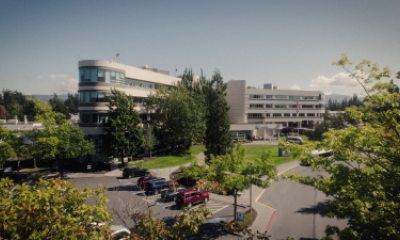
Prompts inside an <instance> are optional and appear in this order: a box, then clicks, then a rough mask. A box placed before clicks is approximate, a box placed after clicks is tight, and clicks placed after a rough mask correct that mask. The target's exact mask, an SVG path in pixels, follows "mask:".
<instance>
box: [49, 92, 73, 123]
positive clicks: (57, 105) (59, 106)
mask: <svg viewBox="0 0 400 240" xmlns="http://www.w3.org/2000/svg"><path fill="white" fill-rule="evenodd" d="M49 104H50V106H51V108H52V109H53V111H54V112H57V113H61V114H63V115H64V116H65V118H67V119H69V110H68V108H67V106H65V105H64V102H63V100H61V99H60V98H59V97H58V96H57V94H55V93H54V94H53V97H52V98H50V99H49Z"/></svg>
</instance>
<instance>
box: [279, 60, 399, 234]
mask: <svg viewBox="0 0 400 240" xmlns="http://www.w3.org/2000/svg"><path fill="white" fill-rule="evenodd" d="M335 64H337V65H339V66H340V67H342V68H343V69H345V70H346V71H347V72H348V73H349V74H350V76H351V78H353V79H355V80H356V81H357V82H358V83H359V84H360V85H361V86H362V88H363V89H364V91H365V94H366V95H367V97H365V98H364V102H365V106H359V107H350V108H347V109H346V114H347V115H348V116H349V118H350V119H351V120H352V121H351V122H352V123H353V125H349V126H347V127H346V128H344V129H340V130H334V129H330V130H329V131H328V132H326V133H325V134H324V135H323V139H322V141H320V142H313V143H308V144H306V145H305V146H294V145H290V146H287V147H288V148H289V149H290V151H292V153H294V154H295V155H296V156H297V157H299V158H301V159H302V160H303V161H306V162H307V163H309V164H311V166H312V167H313V168H318V169H323V170H325V171H326V172H328V173H329V175H328V176H327V177H323V176H318V177H312V178H310V177H301V176H291V178H292V179H295V180H297V181H299V182H302V183H304V184H307V185H311V186H314V187H316V188H317V189H319V190H321V191H323V192H324V193H325V194H326V195H328V196H330V197H331V200H329V201H328V203H327V211H328V212H327V214H328V216H336V217H339V218H345V219H347V220H348V225H347V227H345V228H344V229H339V228H337V227H334V226H333V227H328V228H327V229H326V233H327V235H328V236H327V238H330V237H331V235H333V234H337V235H338V236H339V238H340V239H398V238H399V234H400V219H399V218H398V216H399V215H400V199H399V196H400V188H399V185H400V158H399V156H400V134H399V133H400V124H399V121H400V117H399V116H400V94H399V91H398V89H399V88H398V86H397V85H396V84H395V83H394V81H393V80H392V81H388V77H389V76H390V71H389V69H388V68H383V69H381V68H380V67H379V66H378V65H377V64H375V63H372V62H370V61H367V60H364V61H362V62H360V63H359V64H357V65H352V63H351V62H350V60H349V59H348V58H347V56H346V55H343V56H342V58H341V59H339V60H338V61H337V62H336V63H335ZM396 89H397V90H396ZM316 149H317V150H329V151H332V152H333V157H329V158H327V157H320V156H316V155H315V154H314V155H312V154H311V152H312V150H316Z"/></svg>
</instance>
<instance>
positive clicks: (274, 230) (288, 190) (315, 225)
mask: <svg viewBox="0 0 400 240" xmlns="http://www.w3.org/2000/svg"><path fill="white" fill-rule="evenodd" d="M285 173H295V174H299V175H303V176H316V175H324V173H323V172H318V171H312V170H311V168H309V167H303V166H297V167H295V168H292V169H290V170H288V171H287V172H285ZM327 199H328V198H327V197H326V195H325V194H324V193H322V192H321V191H317V190H316V189H315V188H313V187H310V186H306V185H303V184H299V183H296V182H293V181H289V180H279V181H275V182H274V183H272V184H271V186H270V187H269V188H268V189H267V190H266V191H264V192H263V193H262V195H261V196H260V198H259V200H258V201H259V202H260V203H262V204H265V205H268V206H270V207H272V208H274V209H275V212H274V214H273V215H272V216H271V219H270V228H269V234H270V235H271V238H272V239H284V238H286V237H288V236H289V237H293V238H294V239H320V238H322V237H323V236H324V234H325V228H326V226H328V225H336V226H338V227H340V228H343V227H345V226H346V221H345V220H338V219H334V218H327V217H322V216H321V215H320V214H319V212H320V210H321V206H322V205H321V204H323V203H324V201H326V200H327Z"/></svg>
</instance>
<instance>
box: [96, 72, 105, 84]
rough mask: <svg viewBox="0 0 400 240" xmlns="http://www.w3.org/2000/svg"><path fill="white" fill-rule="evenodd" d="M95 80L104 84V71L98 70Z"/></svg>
mask: <svg viewBox="0 0 400 240" xmlns="http://www.w3.org/2000/svg"><path fill="white" fill-rule="evenodd" d="M97 80H98V81H99V82H104V80H105V79H104V69H99V71H98V72H97Z"/></svg>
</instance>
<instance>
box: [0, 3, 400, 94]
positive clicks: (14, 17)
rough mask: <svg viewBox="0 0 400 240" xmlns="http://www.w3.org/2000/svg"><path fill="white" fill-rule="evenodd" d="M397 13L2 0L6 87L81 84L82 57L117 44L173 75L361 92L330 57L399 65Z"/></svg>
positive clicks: (100, 54) (342, 7) (305, 6)
mask: <svg viewBox="0 0 400 240" xmlns="http://www.w3.org/2000/svg"><path fill="white" fill-rule="evenodd" d="M399 12H400V1H399V0H393V1H390V0H383V1H372V0H357V1H356V0H341V1H334V0H331V1H320V0H293V1H285V0H282V1H272V0H270V1H269V0H263V1H243V0H242V1H236V0H219V1H215V0H214V1H213V0H202V1H188V0H180V1H178V0H169V1H165V0H159V1H154V0H143V1H141V0H115V1H102V0H82V1H75V0H69V1H53V0H48V1H46V0H35V1H28V0H20V1H15V0H0V89H10V90H17V91H20V92H23V93H24V94H52V93H57V94H65V93H68V92H70V93H74V92H76V91H77V89H78V80H77V79H78V61H79V60H82V59H105V60H111V59H113V58H115V56H116V54H117V53H118V54H119V57H118V59H117V61H118V62H119V63H123V64H127V65H133V66H144V65H148V66H150V67H156V68H159V69H164V70H169V71H170V72H171V73H172V74H175V71H176V70H177V72H176V73H177V74H178V75H179V74H181V73H182V72H183V70H184V69H185V68H186V67H189V68H192V69H193V71H194V72H195V73H197V74H199V73H200V72H201V71H203V72H204V73H205V75H206V76H207V77H211V75H212V74H213V72H214V71H216V70H219V71H220V72H221V74H222V76H223V77H224V81H229V80H247V81H248V85H252V86H254V87H262V86H263V84H264V83H272V84H275V85H278V86H279V88H281V89H304V90H321V91H324V92H325V93H327V94H330V93H337V94H347V95H352V94H353V93H357V94H359V93H360V88H359V87H358V86H357V84H355V83H354V82H353V81H352V80H351V79H349V78H348V76H347V75H346V74H345V73H344V72H343V70H341V69H340V68H338V67H337V66H333V65H332V62H333V61H334V60H337V59H338V58H339V57H340V54H341V53H347V54H348V56H349V58H350V59H352V60H353V62H358V61H360V60H361V59H370V60H372V61H374V62H377V63H379V64H380V65H382V66H388V67H389V68H391V69H392V70H393V72H397V71H400V54H399V53H400V14H399ZM175 69H176V70H175Z"/></svg>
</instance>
